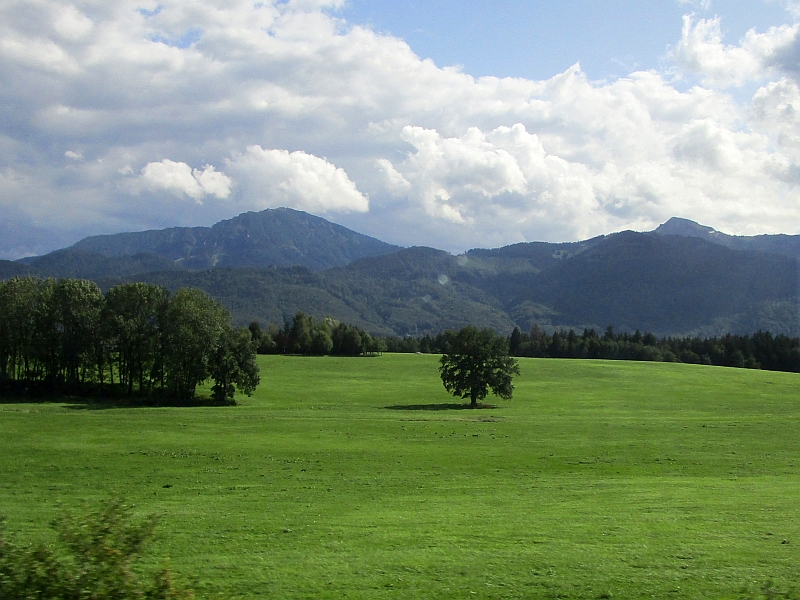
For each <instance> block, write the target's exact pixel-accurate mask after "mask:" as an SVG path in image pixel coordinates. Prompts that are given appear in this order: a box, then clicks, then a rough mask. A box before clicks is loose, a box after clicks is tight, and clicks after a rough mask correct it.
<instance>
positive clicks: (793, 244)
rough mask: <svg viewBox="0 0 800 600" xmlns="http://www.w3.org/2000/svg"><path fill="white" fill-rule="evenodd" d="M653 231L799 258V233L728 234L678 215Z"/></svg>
mask: <svg viewBox="0 0 800 600" xmlns="http://www.w3.org/2000/svg"><path fill="white" fill-rule="evenodd" d="M654 233H657V234H659V235H677V236H680V237H695V238H700V239H703V240H706V241H708V242H713V243H715V244H720V245H721V246H725V247H726V248H731V249H733V250H755V251H756V252H766V253H767V254H779V255H781V256H790V257H792V258H800V235H785V234H777V235H755V236H743V235H728V234H727V233H722V232H721V231H717V230H716V229H714V228H713V227H708V226H706V225H700V224H699V223H697V222H695V221H690V220H689V219H681V218H679V217H672V218H671V219H670V220H669V221H667V222H666V223H664V224H663V225H659V226H658V227H657V228H656V229H655V231H654Z"/></svg>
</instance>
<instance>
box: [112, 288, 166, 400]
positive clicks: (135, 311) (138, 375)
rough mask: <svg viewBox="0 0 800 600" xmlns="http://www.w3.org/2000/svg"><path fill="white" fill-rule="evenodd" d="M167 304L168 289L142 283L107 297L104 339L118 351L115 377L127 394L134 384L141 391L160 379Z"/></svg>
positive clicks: (118, 290) (161, 378) (130, 391)
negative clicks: (105, 337) (124, 387)
mask: <svg viewBox="0 0 800 600" xmlns="http://www.w3.org/2000/svg"><path fill="white" fill-rule="evenodd" d="M168 304H169V294H168V293H167V290H165V289H164V288H162V287H159V286H155V285H147V284H144V283H130V284H124V285H118V286H116V287H113V288H111V289H110V290H109V291H108V293H107V294H106V306H105V319H104V321H105V324H106V328H107V340H108V342H109V343H110V346H111V347H112V348H116V350H117V352H116V354H117V376H118V378H119V382H120V383H121V384H122V385H124V386H126V387H127V390H128V393H129V394H130V393H132V392H133V386H134V384H135V383H137V382H138V385H139V389H140V390H144V389H145V388H146V387H147V388H150V389H152V387H153V386H154V384H156V382H161V381H162V380H163V372H164V365H163V359H164V356H163V352H161V346H162V342H163V336H162V331H163V330H164V324H165V323H166V320H167V306H168Z"/></svg>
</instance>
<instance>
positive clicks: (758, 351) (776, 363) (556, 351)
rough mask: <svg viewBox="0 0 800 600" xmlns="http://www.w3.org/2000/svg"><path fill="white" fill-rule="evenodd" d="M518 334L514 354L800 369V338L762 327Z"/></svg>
mask: <svg viewBox="0 0 800 600" xmlns="http://www.w3.org/2000/svg"><path fill="white" fill-rule="evenodd" d="M513 338H514V334H513V333H512V340H513ZM518 338H519V339H518V342H517V344H516V351H515V352H512V354H513V355H514V356H529V357H534V358H601V359H612V360H641V361H657V362H661V361H663V362H683V363H688V364H703V365H716V366H721V367H740V368H741V367H744V368H748V369H764V370H768V371H791V372H800V339H799V338H791V337H789V336H786V335H772V334H771V333H769V332H763V331H759V332H757V333H754V334H752V335H731V334H728V335H725V336H722V337H719V338H717V337H712V338H700V337H686V338H672V337H666V338H660V339H659V338H657V337H656V336H655V335H653V334H652V333H645V334H641V333H640V332H639V331H636V332H634V333H632V334H631V333H620V334H615V333H614V331H613V329H612V328H609V329H607V330H606V333H605V334H604V335H602V336H601V335H599V334H598V333H597V331H595V330H594V329H585V330H584V331H583V333H582V334H577V333H576V332H575V331H573V330H571V329H570V330H568V331H563V330H562V331H554V332H553V333H552V335H549V334H547V333H545V332H544V331H543V330H542V329H541V328H540V327H539V326H538V325H534V327H533V328H532V329H531V332H530V333H529V334H528V333H520V334H519V336H518ZM438 344H439V342H436V343H435V344H434V345H438Z"/></svg>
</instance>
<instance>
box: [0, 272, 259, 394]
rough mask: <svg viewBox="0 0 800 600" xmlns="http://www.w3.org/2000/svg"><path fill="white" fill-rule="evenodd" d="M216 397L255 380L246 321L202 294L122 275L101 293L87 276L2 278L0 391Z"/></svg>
mask: <svg viewBox="0 0 800 600" xmlns="http://www.w3.org/2000/svg"><path fill="white" fill-rule="evenodd" d="M209 379H212V380H213V381H214V385H213V387H212V395H213V397H214V399H215V400H218V401H225V400H230V399H232V398H233V395H234V392H235V390H236V389H237V388H238V389H239V391H241V392H243V393H245V394H248V395H249V394H251V393H252V392H253V391H254V390H255V387H256V386H257V385H258V382H259V374H258V365H257V363H256V360H255V346H254V344H253V342H252V338H251V335H250V332H249V331H248V330H247V329H235V328H233V327H232V326H231V316H230V313H229V312H228V311H227V310H226V309H225V308H223V307H222V305H221V304H220V303H219V302H217V301H216V300H214V299H212V298H211V297H210V296H208V295H207V294H206V293H204V292H202V291H200V290H196V289H189V288H183V289H180V290H178V291H177V292H176V293H175V294H174V295H171V294H170V293H169V291H168V290H166V289H165V288H163V287H161V286H158V285H152V284H146V283H127V284H123V285H118V286H116V287H113V288H111V289H110V290H108V292H107V293H106V294H105V295H104V294H103V293H102V292H101V290H100V288H99V287H98V286H97V284H96V283H94V282H92V281H88V280H84V279H61V280H58V281H56V280H55V279H40V278H37V277H16V278H13V279H10V280H8V281H5V282H0V391H4V390H12V391H25V390H27V391H40V392H45V393H50V392H65V393H85V392H87V391H93V390H97V391H100V392H113V391H116V392H119V391H124V392H127V393H128V394H133V393H134V392H137V393H140V394H146V395H164V396H169V397H172V398H174V399H176V400H177V401H180V402H186V401H190V400H191V399H192V398H193V397H194V395H195V391H196V389H197V386H198V385H200V384H201V383H203V382H205V381H207V380H209Z"/></svg>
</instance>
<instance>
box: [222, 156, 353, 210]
mask: <svg viewBox="0 0 800 600" xmlns="http://www.w3.org/2000/svg"><path fill="white" fill-rule="evenodd" d="M226 168H227V169H228V171H229V172H231V173H233V174H235V175H236V176H237V179H238V181H239V184H240V186H241V187H242V188H243V192H242V200H241V202H242V203H243V205H244V206H246V207H247V208H248V209H256V210H260V209H264V208H274V207H278V206H288V207H292V208H297V209H300V210H306V211H310V212H316V213H328V212H350V211H356V212H366V211H367V210H369V200H368V199H367V198H366V196H364V195H363V194H362V193H361V192H359V191H358V189H357V188H356V185H355V184H354V183H353V182H352V181H351V180H350V178H349V177H348V176H347V173H345V172H344V170H343V169H340V168H337V167H336V166H335V165H332V164H331V163H329V162H328V161H326V160H325V159H322V158H319V157H317V156H313V155H311V154H306V153H305V152H302V151H296V152H291V153H290V152H288V151H287V150H265V149H264V148H262V147H261V146H258V145H253V146H249V147H248V148H247V151H246V152H244V153H243V154H237V155H235V156H234V157H233V158H232V159H229V160H228V161H226Z"/></svg>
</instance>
